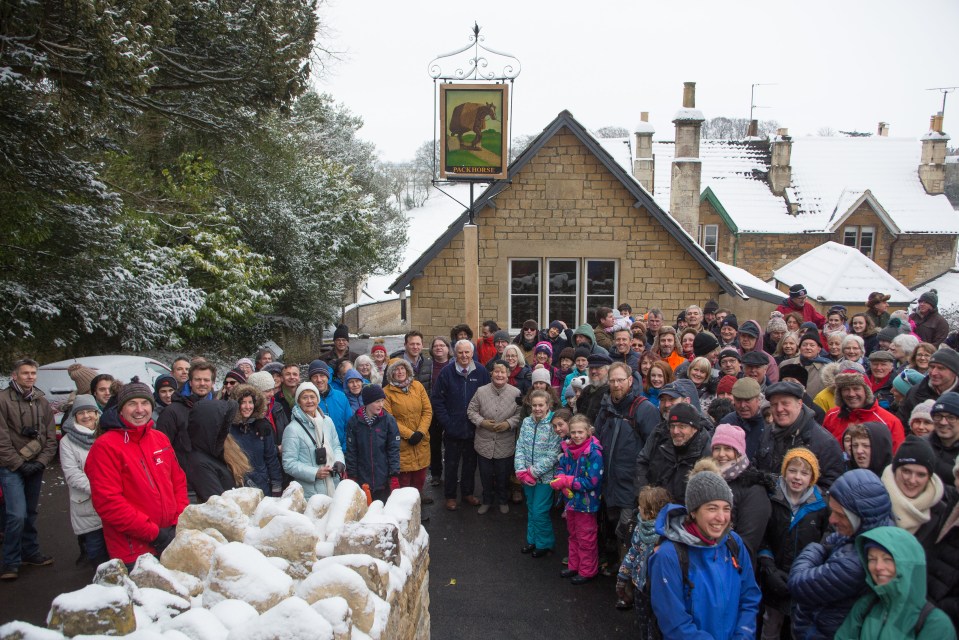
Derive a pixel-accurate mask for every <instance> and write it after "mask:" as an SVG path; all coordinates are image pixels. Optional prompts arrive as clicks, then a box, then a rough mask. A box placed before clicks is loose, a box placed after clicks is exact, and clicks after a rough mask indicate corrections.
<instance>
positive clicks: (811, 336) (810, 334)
mask: <svg viewBox="0 0 959 640" xmlns="http://www.w3.org/2000/svg"><path fill="white" fill-rule="evenodd" d="M806 340H812V341H813V342H815V343H816V346H819V347H821V346H822V343H821V342H819V332H818V331H807V332H806V333H804V334H802V336H801V337H800V338H799V344H800V345H802V343H803V342H805V341H806Z"/></svg>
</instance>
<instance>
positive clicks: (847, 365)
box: [823, 360, 866, 375]
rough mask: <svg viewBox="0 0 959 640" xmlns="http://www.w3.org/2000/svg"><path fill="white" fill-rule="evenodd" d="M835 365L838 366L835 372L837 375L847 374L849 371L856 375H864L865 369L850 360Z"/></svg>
mask: <svg viewBox="0 0 959 640" xmlns="http://www.w3.org/2000/svg"><path fill="white" fill-rule="evenodd" d="M836 364H838V365H839V369H838V370H837V371H836V373H837V374H838V373H842V372H846V373H848V372H850V371H855V372H856V373H861V374H862V375H866V368H865V367H863V366H862V365H861V364H859V363H858V362H854V361H852V360H840V361H839V362H837V363H836ZM828 366H829V365H828V364H827V365H826V367H828ZM826 367H823V369H825V368H826Z"/></svg>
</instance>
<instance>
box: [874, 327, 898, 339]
mask: <svg viewBox="0 0 959 640" xmlns="http://www.w3.org/2000/svg"><path fill="white" fill-rule="evenodd" d="M898 335H899V327H893V326H891V325H888V326H886V327H885V328H883V330H882V331H880V332H879V338H878V339H879V341H880V342H892V339H893V338H895V337H896V336H898Z"/></svg>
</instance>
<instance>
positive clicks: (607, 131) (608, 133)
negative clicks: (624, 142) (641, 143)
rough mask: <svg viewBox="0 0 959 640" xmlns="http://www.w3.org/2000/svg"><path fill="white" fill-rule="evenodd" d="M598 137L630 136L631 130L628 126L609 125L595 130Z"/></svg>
mask: <svg viewBox="0 0 959 640" xmlns="http://www.w3.org/2000/svg"><path fill="white" fill-rule="evenodd" d="M595 134H596V137H597V138H628V137H629V131H628V130H627V129H626V127H617V126H607V127H600V128H599V129H597V130H596V131H595Z"/></svg>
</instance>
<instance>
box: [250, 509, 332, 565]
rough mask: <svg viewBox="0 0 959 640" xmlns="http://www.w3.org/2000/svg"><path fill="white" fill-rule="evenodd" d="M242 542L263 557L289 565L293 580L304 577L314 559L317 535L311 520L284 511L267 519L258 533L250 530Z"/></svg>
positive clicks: (299, 514)
mask: <svg viewBox="0 0 959 640" xmlns="http://www.w3.org/2000/svg"><path fill="white" fill-rule="evenodd" d="M246 541H247V543H248V544H252V545H253V546H254V547H255V548H257V549H259V550H260V552H262V553H263V555H265V556H272V557H278V558H283V559H284V560H286V561H287V562H289V563H290V565H291V570H292V571H291V575H293V576H294V577H305V576H306V575H307V574H308V573H309V572H310V569H311V568H312V566H313V562H314V561H315V560H316V543H317V542H318V541H319V536H318V535H317V533H316V528H315V526H314V524H313V521H312V520H310V519H309V518H308V517H306V516H305V515H303V514H301V513H295V512H292V511H288V512H287V513H285V514H282V515H278V516H276V517H275V518H273V519H272V520H270V522H269V523H267V525H266V526H265V527H263V528H262V529H260V530H259V531H256V530H251V532H250V534H249V535H248V536H247V540H246Z"/></svg>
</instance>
